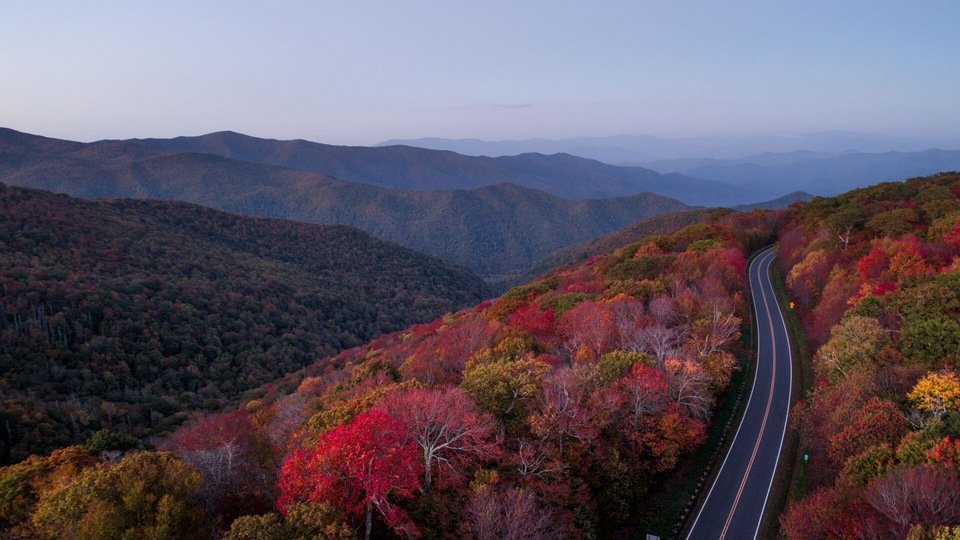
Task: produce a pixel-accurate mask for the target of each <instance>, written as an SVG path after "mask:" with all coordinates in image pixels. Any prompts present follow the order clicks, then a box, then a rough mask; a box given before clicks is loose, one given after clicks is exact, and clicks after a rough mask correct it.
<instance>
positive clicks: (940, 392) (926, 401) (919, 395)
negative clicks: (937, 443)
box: [907, 371, 960, 419]
mask: <svg viewBox="0 0 960 540" xmlns="http://www.w3.org/2000/svg"><path fill="white" fill-rule="evenodd" d="M907 397H909V398H910V401H912V402H913V404H914V405H916V407H917V409H920V410H921V411H924V412H929V413H931V414H933V416H934V417H935V418H938V419H939V418H940V417H942V416H943V414H944V413H946V412H947V411H949V410H956V409H958V408H960V379H957V376H956V375H954V374H953V373H951V372H948V371H946V372H939V373H929V374H927V375H926V376H925V377H924V378H922V379H920V381H919V382H917V385H916V386H914V387H913V390H912V391H911V392H910V395H909V396H907Z"/></svg>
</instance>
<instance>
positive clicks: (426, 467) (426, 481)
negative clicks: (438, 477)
mask: <svg viewBox="0 0 960 540" xmlns="http://www.w3.org/2000/svg"><path fill="white" fill-rule="evenodd" d="M423 453H424V456H423V457H424V460H423V471H424V473H423V492H424V493H430V486H431V485H432V484H433V479H432V478H431V477H430V465H431V462H432V461H433V460H432V459H430V454H428V453H427V451H426V450H424V451H423Z"/></svg>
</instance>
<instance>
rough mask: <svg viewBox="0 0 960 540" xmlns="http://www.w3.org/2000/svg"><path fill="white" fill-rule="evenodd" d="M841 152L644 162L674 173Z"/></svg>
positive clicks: (784, 161) (789, 161) (794, 160)
mask: <svg viewBox="0 0 960 540" xmlns="http://www.w3.org/2000/svg"><path fill="white" fill-rule="evenodd" d="M838 155H840V154H838V153H832V152H811V151H809V150H796V151H793V152H781V153H777V152H764V153H762V154H756V155H752V156H746V157H743V158H740V159H713V158H684V159H662V160H659V161H652V162H650V163H644V165H643V166H644V167H646V168H648V169H652V170H654V171H657V172H659V173H664V174H667V173H673V172H679V173H682V172H684V171H689V170H693V169H701V168H705V167H730V166H733V165H763V166H778V165H790V164H792V163H800V162H802V161H811V160H815V159H827V158H832V157H836V156H838Z"/></svg>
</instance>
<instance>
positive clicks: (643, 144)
mask: <svg viewBox="0 0 960 540" xmlns="http://www.w3.org/2000/svg"><path fill="white" fill-rule="evenodd" d="M397 144H402V145H407V146H416V147H420V148H431V149H434V150H452V151H454V152H459V153H461V154H466V155H471V156H512V155H517V154H522V153H525V152H539V153H542V154H556V153H568V154H572V155H575V156H581V157H586V158H591V159H596V160H599V161H603V162H605V163H610V164H614V165H622V164H647V163H651V162H655V161H659V160H675V159H687V158H710V159H719V160H735V159H741V158H744V157H747V156H753V155H756V154H762V153H778V154H780V153H792V152H796V151H807V152H812V153H815V154H824V153H825V154H840V153H847V152H852V153H881V152H890V151H899V152H917V151H921V150H927V149H930V148H960V138H942V139H921V138H911V137H889V136H886V135H872V134H862V133H852V132H848V131H824V132H818V133H806V134H801V135H750V136H742V137H693V138H664V137H654V136H651V135H615V136H611V137H578V138H573V139H560V140H550V139H528V140H509V141H482V140H479V139H439V138H424V139H393V140H390V141H386V142H383V143H380V144H379V145H378V146H389V145H397ZM644 166H647V165H644ZM651 168H653V167H651ZM657 170H659V169H657Z"/></svg>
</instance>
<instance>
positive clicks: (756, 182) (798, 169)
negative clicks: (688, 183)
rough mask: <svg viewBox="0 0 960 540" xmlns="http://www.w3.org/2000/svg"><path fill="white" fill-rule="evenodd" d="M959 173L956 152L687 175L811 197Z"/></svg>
mask: <svg viewBox="0 0 960 540" xmlns="http://www.w3.org/2000/svg"><path fill="white" fill-rule="evenodd" d="M955 170H960V150H952V151H949V150H925V151H922V152H908V153H904V152H884V153H879V154H861V153H857V154H844V155H840V156H835V157H830V158H826V159H814V160H809V161H799V162H795V163H788V164H784V165H775V166H763V165H756V164H735V165H727V166H721V165H711V166H706V167H698V168H694V169H689V170H687V171H686V173H687V174H690V175H692V176H697V177H700V178H705V179H710V180H716V181H720V182H730V183H736V184H739V185H741V187H751V186H752V187H756V188H760V189H763V190H768V189H769V187H770V186H771V185H775V186H777V188H778V189H779V190H780V191H784V190H801V191H807V192H809V193H813V194H814V195H834V194H837V193H842V192H845V191H849V190H851V189H854V188H858V187H865V186H868V185H872V184H875V183H877V182H885V181H899V180H903V179H905V178H911V177H916V176H927V175H930V174H934V173H938V172H947V171H955Z"/></svg>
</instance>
